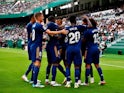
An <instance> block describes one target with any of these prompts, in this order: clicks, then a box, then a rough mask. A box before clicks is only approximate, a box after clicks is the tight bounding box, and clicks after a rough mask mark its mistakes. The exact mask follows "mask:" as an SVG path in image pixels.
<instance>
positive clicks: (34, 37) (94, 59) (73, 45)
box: [22, 13, 106, 88]
mask: <svg viewBox="0 0 124 93" xmlns="http://www.w3.org/2000/svg"><path fill="white" fill-rule="evenodd" d="M43 20H44V16H43V14H42V13H36V14H34V16H32V18H31V21H30V23H28V25H27V32H28V54H29V60H31V64H30V65H29V68H28V70H27V71H26V73H25V74H24V75H23V76H22V79H23V80H24V81H26V82H29V83H32V86H33V87H40V88H42V87H45V86H44V85H41V82H40V80H37V77H38V73H39V68H40V65H41V58H42V41H43V33H47V34H48V36H49V39H48V43H47V46H46V52H47V61H48V65H47V67H46V79H45V83H46V84H50V85H51V86H61V84H58V83H57V82H56V73H57V69H59V71H60V72H61V73H62V74H63V75H64V77H65V79H64V81H63V84H65V87H68V88H69V87H71V83H72V80H71V71H70V68H71V64H72V63H73V64H74V68H75V83H74V88H78V87H79V86H80V85H84V86H88V85H89V81H88V78H89V76H90V75H91V77H92V78H91V83H94V78H93V75H92V74H93V71H92V66H91V64H92V63H94V65H95V67H96V69H97V71H98V73H99V76H100V83H99V85H104V84H105V83H106V82H105V81H104V77H103V73H102V69H101V67H100V66H99V52H100V51H99V42H98V40H97V39H98V30H97V23H96V22H95V20H94V19H92V18H88V17H87V16H83V18H82V21H83V23H82V25H77V24H76V17H75V16H70V17H69V22H70V25H69V26H66V24H65V25H62V20H61V19H57V20H56V19H55V17H53V16H50V17H49V18H48V21H49V23H48V24H47V26H46V28H44V26H43V25H42V22H43ZM83 56H84V62H85V64H86V66H85V67H86V70H85V81H84V83H81V66H82V58H83ZM62 60H63V62H64V66H65V68H66V70H64V68H63V66H62V65H61V64H60V62H61V61H62ZM51 69H52V70H51ZM30 71H32V76H31V80H30V81H29V80H28V78H27V75H28V73H29V72H30ZM50 72H52V79H50V80H51V81H50V80H49V75H50Z"/></svg>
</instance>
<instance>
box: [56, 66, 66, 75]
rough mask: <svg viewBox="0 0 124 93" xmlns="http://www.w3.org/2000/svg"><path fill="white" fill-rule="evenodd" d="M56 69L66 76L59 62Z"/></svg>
mask: <svg viewBox="0 0 124 93" xmlns="http://www.w3.org/2000/svg"><path fill="white" fill-rule="evenodd" d="M58 69H59V71H60V72H61V73H62V74H63V75H64V76H65V77H66V72H65V71H64V68H63V67H62V66H61V65H60V64H59V66H58Z"/></svg>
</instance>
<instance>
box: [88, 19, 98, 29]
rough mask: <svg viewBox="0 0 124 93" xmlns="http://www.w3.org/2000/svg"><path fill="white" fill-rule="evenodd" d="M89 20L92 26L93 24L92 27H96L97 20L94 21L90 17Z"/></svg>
mask: <svg viewBox="0 0 124 93" xmlns="http://www.w3.org/2000/svg"><path fill="white" fill-rule="evenodd" d="M89 20H90V22H91V24H92V26H93V27H94V28H96V27H97V22H96V21H95V20H94V19H93V18H90V19H89Z"/></svg>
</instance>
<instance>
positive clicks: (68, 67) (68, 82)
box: [65, 48, 73, 87]
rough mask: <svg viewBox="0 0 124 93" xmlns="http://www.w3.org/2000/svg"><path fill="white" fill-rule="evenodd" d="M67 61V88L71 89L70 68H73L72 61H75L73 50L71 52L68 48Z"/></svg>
mask: <svg viewBox="0 0 124 93" xmlns="http://www.w3.org/2000/svg"><path fill="white" fill-rule="evenodd" d="M66 59H67V63H66V79H67V83H66V85H65V87H71V81H70V80H71V78H70V67H71V63H72V60H73V54H72V50H71V51H70V49H69V48H67V50H66Z"/></svg>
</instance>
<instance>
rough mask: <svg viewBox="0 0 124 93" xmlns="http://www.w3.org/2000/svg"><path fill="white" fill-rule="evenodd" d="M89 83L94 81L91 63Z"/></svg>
mask: <svg viewBox="0 0 124 93" xmlns="http://www.w3.org/2000/svg"><path fill="white" fill-rule="evenodd" d="M90 83H94V77H93V67H92V65H91V67H90Z"/></svg>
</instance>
